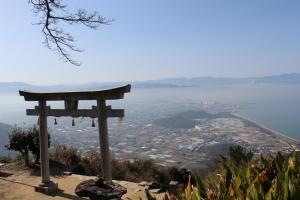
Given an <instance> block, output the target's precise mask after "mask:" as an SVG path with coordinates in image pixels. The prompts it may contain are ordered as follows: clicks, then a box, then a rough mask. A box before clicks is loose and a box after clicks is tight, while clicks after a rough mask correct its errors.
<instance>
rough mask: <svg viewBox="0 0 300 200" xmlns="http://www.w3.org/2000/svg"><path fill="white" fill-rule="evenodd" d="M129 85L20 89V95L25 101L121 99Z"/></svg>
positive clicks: (128, 89)
mask: <svg viewBox="0 0 300 200" xmlns="http://www.w3.org/2000/svg"><path fill="white" fill-rule="evenodd" d="M130 89H131V85H130V84H128V85H125V86H122V87H117V88H112V89H105V90H93V91H78V92H31V91H26V90H20V91H19V94H20V96H24V98H25V101H65V100H73V101H74V100H75V101H78V100H114V99H123V98H124V93H128V92H130Z"/></svg>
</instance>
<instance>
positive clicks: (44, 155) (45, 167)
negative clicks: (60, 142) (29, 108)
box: [35, 100, 58, 194]
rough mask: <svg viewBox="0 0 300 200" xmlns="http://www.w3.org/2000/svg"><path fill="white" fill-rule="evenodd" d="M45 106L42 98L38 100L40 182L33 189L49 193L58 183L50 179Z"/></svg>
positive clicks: (52, 191) (54, 189)
mask: <svg viewBox="0 0 300 200" xmlns="http://www.w3.org/2000/svg"><path fill="white" fill-rule="evenodd" d="M46 106H47V105H46V101H44V100H41V101H39V124H40V155H41V175H42V182H41V183H40V184H38V185H37V186H35V191H36V192H42V193H46V194H50V193H54V192H56V191H57V190H58V185H57V183H54V182H52V181H51V180H50V170H49V152H48V130H47V129H48V128H47V115H46Z"/></svg>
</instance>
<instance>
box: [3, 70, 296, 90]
mask: <svg viewBox="0 0 300 200" xmlns="http://www.w3.org/2000/svg"><path fill="white" fill-rule="evenodd" d="M127 83H128V82H93V83H83V84H73V85H62V84H61V85H46V86H38V85H31V84H27V83H23V82H0V92H2V93H3V92H18V90H20V89H26V90H36V91H57V90H86V89H99V88H100V89H101V88H108V87H117V86H120V85H125V84H127ZM131 84H132V85H133V87H136V88H155V87H224V86H233V85H242V84H289V85H291V84H300V73H293V74H281V75H274V76H263V77H249V78H224V77H195V78H169V79H159V80H147V81H135V82H131Z"/></svg>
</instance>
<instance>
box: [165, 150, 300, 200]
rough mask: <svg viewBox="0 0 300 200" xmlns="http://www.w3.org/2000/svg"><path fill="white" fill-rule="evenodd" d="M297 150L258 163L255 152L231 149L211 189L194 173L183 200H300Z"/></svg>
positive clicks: (260, 159)
mask: <svg viewBox="0 0 300 200" xmlns="http://www.w3.org/2000/svg"><path fill="white" fill-rule="evenodd" d="M296 158H297V155H296V151H293V152H292V153H290V154H289V155H285V156H283V155H282V154H281V153H277V154H276V155H275V156H269V157H268V158H267V157H265V156H261V157H260V158H259V159H256V160H254V159H253V154H252V153H251V152H246V151H244V150H243V149H242V148H241V147H239V146H238V147H231V148H230V150H229V153H228V156H227V157H223V156H221V169H219V170H218V172H219V173H218V174H216V175H215V176H216V177H218V178H216V179H215V180H216V182H215V183H214V184H212V185H211V186H210V187H209V188H208V189H206V188H205V184H203V183H202V181H201V179H200V176H199V175H198V174H194V177H195V180H196V189H195V188H193V186H192V185H191V184H192V181H191V179H189V182H188V184H187V186H186V189H185V192H184V193H182V194H181V196H180V197H178V198H170V197H168V198H165V199H166V200H167V199H172V200H174V199H180V200H182V199H183V200H200V199H208V200H235V199H239V200H296V199H300V163H299V160H297V159H296Z"/></svg>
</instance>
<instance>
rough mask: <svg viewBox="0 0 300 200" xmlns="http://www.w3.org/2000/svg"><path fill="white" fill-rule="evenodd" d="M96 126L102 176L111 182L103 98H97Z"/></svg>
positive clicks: (106, 181) (107, 181)
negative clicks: (97, 127) (97, 128)
mask: <svg viewBox="0 0 300 200" xmlns="http://www.w3.org/2000/svg"><path fill="white" fill-rule="evenodd" d="M97 110H98V126H99V139H100V152H101V156H102V159H101V161H102V176H103V179H104V181H105V183H108V184H109V183H111V182H112V176H111V159H110V152H109V139H108V130H107V113H106V102H105V100H97Z"/></svg>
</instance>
